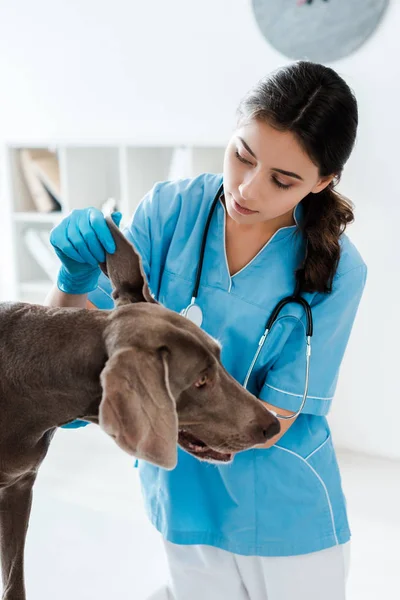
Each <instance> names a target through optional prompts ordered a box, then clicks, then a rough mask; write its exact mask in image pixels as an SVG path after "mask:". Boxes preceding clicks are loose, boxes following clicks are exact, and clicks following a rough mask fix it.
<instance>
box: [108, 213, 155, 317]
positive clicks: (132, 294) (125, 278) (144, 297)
mask: <svg viewBox="0 0 400 600" xmlns="http://www.w3.org/2000/svg"><path fill="white" fill-rule="evenodd" d="M106 222H107V225H108V227H109V229H110V231H111V234H112V236H113V238H114V242H115V245H116V250H115V252H114V254H108V253H107V254H106V262H105V263H102V264H101V265H100V267H101V269H102V271H103V273H104V274H105V275H107V277H109V279H110V281H111V284H112V286H113V294H112V295H113V298H114V301H115V306H116V307H118V306H122V305H124V304H132V303H135V302H153V303H156V300H154V298H153V296H152V295H151V292H150V289H149V286H148V283H147V279H146V275H145V273H144V270H143V265H142V259H141V258H140V256H139V254H138V252H137V251H136V250H135V248H134V247H133V245H132V244H131V243H130V242H129V241H128V240H127V239H126V237H125V236H124V234H123V233H122V232H121V231H120V230H119V228H118V226H117V225H116V224H115V223H114V221H113V220H112V218H111V217H106Z"/></svg>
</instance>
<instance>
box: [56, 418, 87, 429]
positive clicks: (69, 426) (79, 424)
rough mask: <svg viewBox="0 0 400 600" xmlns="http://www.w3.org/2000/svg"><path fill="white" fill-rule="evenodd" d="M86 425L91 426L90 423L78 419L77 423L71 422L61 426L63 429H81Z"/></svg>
mask: <svg viewBox="0 0 400 600" xmlns="http://www.w3.org/2000/svg"><path fill="white" fill-rule="evenodd" d="M86 425H90V423H89V421H82V420H81V419H76V420H75V421H71V423H66V424H65V425H61V428H62V429H79V427H86Z"/></svg>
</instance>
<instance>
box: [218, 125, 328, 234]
mask: <svg viewBox="0 0 400 600" xmlns="http://www.w3.org/2000/svg"><path fill="white" fill-rule="evenodd" d="M332 178H333V176H331V177H325V178H321V177H320V176H319V172H318V167H317V166H316V165H315V164H314V163H313V162H312V161H311V160H310V158H309V157H308V155H307V154H306V153H305V151H304V150H303V149H302V148H301V146H300V144H299V142H298V141H297V139H296V137H295V136H294V134H292V133H290V132H282V131H278V130H276V129H274V128H273V127H271V126H270V125H269V124H268V123H265V122H263V121H258V120H253V121H251V122H249V123H246V124H244V125H242V126H239V127H238V129H236V131H235V133H234V135H233V136H232V138H231V140H230V142H229V144H228V146H227V148H226V151H225V158H224V194H225V203H226V209H227V211H228V214H229V216H230V217H231V218H232V219H233V220H234V221H236V222H237V223H240V224H247V225H252V224H254V223H261V222H266V221H272V220H275V219H277V220H279V221H281V220H282V218H283V220H284V217H285V216H286V217H288V219H289V221H288V222H291V216H292V212H293V209H294V207H295V206H296V205H297V204H298V203H299V202H300V201H301V200H302V199H303V198H304V197H305V196H307V194H309V193H310V192H312V193H318V192H320V191H321V190H323V189H324V188H325V187H326V186H327V185H328V184H329V182H330V181H331V180H332Z"/></svg>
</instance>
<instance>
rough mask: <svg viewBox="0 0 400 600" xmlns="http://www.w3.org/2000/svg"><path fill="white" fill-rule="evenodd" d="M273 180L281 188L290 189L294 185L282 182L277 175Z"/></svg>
mask: <svg viewBox="0 0 400 600" xmlns="http://www.w3.org/2000/svg"><path fill="white" fill-rule="evenodd" d="M272 181H273V182H274V184H275V185H276V186H277V187H278V188H280V189H281V190H288V189H289V188H291V187H292V186H291V185H290V184H289V185H285V184H284V183H282V182H281V181H279V179H276V177H273V178H272Z"/></svg>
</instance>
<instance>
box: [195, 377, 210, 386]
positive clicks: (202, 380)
mask: <svg viewBox="0 0 400 600" xmlns="http://www.w3.org/2000/svg"><path fill="white" fill-rule="evenodd" d="M207 381H208V377H207V375H202V376H201V377H200V379H198V380H197V381H196V383H195V384H194V385H195V387H197V388H200V387H203V386H204V385H206V383H207Z"/></svg>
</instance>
